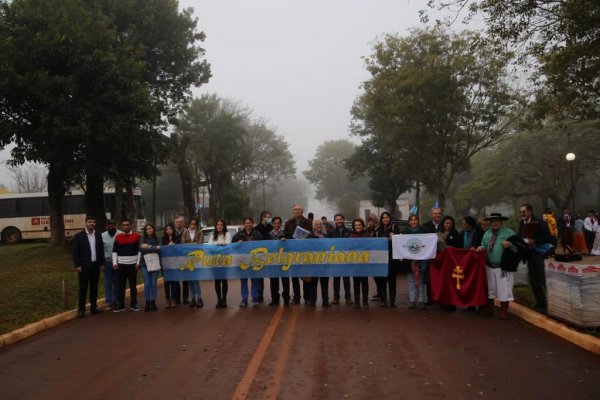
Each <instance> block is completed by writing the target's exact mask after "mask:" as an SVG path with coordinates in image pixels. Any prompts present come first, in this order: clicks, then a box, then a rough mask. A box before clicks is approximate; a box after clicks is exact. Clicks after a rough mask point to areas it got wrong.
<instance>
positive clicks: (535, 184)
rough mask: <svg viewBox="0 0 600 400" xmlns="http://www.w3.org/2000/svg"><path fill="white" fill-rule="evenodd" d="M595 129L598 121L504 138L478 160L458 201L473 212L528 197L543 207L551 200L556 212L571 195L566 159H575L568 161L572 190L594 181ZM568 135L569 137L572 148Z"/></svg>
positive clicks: (598, 158)
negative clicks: (468, 201)
mask: <svg viewBox="0 0 600 400" xmlns="http://www.w3.org/2000/svg"><path fill="white" fill-rule="evenodd" d="M599 127H600V121H598V120H596V121H585V122H577V121H561V122H551V123H547V124H545V125H544V126H542V127H532V128H530V129H528V130H524V131H522V132H519V133H518V134H511V135H508V136H507V137H506V138H505V139H504V140H503V141H502V142H501V143H500V144H499V145H498V146H496V147H495V148H494V149H493V150H489V151H487V152H486V156H485V157H481V158H479V159H477V160H476V163H474V168H473V175H474V179H473V180H472V181H471V182H469V183H468V184H465V185H463V186H460V187H459V188H458V190H457V196H456V197H457V199H458V200H459V202H465V201H466V200H467V199H471V204H470V206H472V207H474V208H476V209H480V208H482V207H483V206H486V205H491V204H495V203H498V202H500V201H513V202H515V203H516V202H517V201H532V200H531V199H532V198H537V199H539V202H540V203H541V205H542V207H543V208H546V207H548V206H549V205H550V201H551V202H552V203H553V205H554V207H562V206H565V205H568V204H570V195H571V192H570V176H569V164H568V162H567V161H566V160H565V155H566V154H567V153H568V152H573V153H575V154H576V156H577V158H576V159H575V161H572V162H573V171H574V174H573V177H574V186H575V187H578V186H579V187H585V186H584V185H582V182H584V181H586V180H588V181H589V180H590V179H592V180H593V178H597V173H598V171H599V168H598V163H599V162H600V144H599V143H598V141H597V140H595V137H596V136H597V131H598V128H599ZM566 134H569V135H570V136H571V145H570V147H569V143H568V141H567V140H566V138H565V136H566ZM507 160H510V162H507ZM586 191H588V192H589V191H590V189H589V188H588V189H587V190H586ZM591 203H592V204H593V200H591ZM580 204H581V202H580Z"/></svg>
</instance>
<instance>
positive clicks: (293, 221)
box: [283, 204, 313, 304]
mask: <svg viewBox="0 0 600 400" xmlns="http://www.w3.org/2000/svg"><path fill="white" fill-rule="evenodd" d="M292 211H293V213H294V215H293V216H292V218H290V219H288V220H287V221H286V223H285V225H284V227H283V232H284V234H285V237H286V239H295V237H294V233H295V232H296V228H297V227H300V228H302V229H304V230H307V231H309V232H312V229H313V226H312V222H311V220H309V219H308V218H306V217H305V216H304V209H303V208H302V206H301V205H299V204H294V208H293V210H292ZM305 286H306V285H305ZM292 288H293V291H294V295H293V301H294V304H300V278H292ZM306 295H307V293H306V288H305V290H304V300H305V301H306V299H307V297H306Z"/></svg>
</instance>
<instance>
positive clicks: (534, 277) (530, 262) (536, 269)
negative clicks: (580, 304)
mask: <svg viewBox="0 0 600 400" xmlns="http://www.w3.org/2000/svg"><path fill="white" fill-rule="evenodd" d="M519 213H520V214H521V221H520V222H519V236H521V237H522V238H523V240H524V241H525V243H527V246H528V247H529V250H528V251H527V253H526V257H527V269H528V273H529V285H530V286H531V291H532V292H533V295H534V297H535V307H536V308H537V309H538V310H540V311H545V310H546V307H547V301H546V270H545V265H544V258H545V255H544V254H543V253H542V247H543V246H544V245H547V244H548V243H551V237H550V229H548V224H547V223H546V221H544V220H543V219H541V218H536V217H535V216H534V215H533V207H532V206H531V204H527V203H525V204H523V205H521V207H520V209H519ZM536 248H537V249H536Z"/></svg>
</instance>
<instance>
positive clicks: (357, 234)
mask: <svg viewBox="0 0 600 400" xmlns="http://www.w3.org/2000/svg"><path fill="white" fill-rule="evenodd" d="M348 237H351V238H362V239H364V238H368V237H371V235H370V234H369V232H367V231H366V230H365V221H363V219H362V218H355V219H354V220H353V221H352V232H350V235H348ZM353 281H354V308H359V307H360V296H361V291H362V300H363V303H362V304H363V307H364V308H369V277H368V276H354V277H353Z"/></svg>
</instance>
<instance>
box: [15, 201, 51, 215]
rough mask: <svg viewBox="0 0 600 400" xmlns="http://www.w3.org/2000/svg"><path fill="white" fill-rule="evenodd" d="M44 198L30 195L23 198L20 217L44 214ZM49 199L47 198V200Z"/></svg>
mask: <svg viewBox="0 0 600 400" xmlns="http://www.w3.org/2000/svg"><path fill="white" fill-rule="evenodd" d="M44 200H46V199H44V198H42V197H30V198H24V199H21V207H20V208H21V210H20V213H19V216H20V217H39V216H42V215H45V214H44V210H43V203H44ZM46 201H47V200H46Z"/></svg>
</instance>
